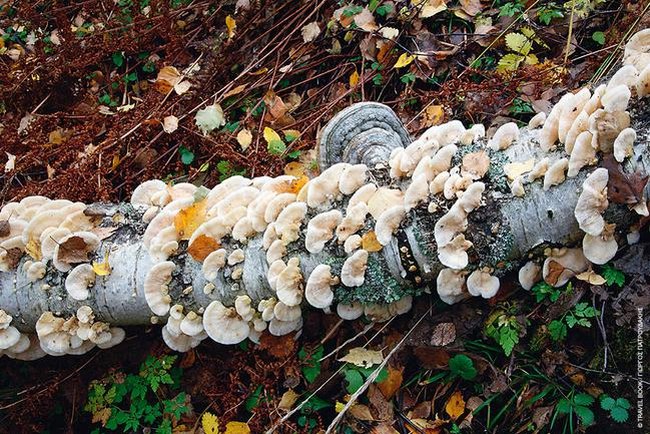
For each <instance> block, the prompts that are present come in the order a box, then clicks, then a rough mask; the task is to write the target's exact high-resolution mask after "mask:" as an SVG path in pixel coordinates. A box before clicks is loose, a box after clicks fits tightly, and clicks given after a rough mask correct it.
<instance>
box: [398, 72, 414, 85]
mask: <svg viewBox="0 0 650 434" xmlns="http://www.w3.org/2000/svg"><path fill="white" fill-rule="evenodd" d="M399 80H400V81H401V82H402V83H404V84H407V85H408V84H411V83H415V74H414V73H412V72H407V73H406V74H404V75H402V76H401V77H400V79H399Z"/></svg>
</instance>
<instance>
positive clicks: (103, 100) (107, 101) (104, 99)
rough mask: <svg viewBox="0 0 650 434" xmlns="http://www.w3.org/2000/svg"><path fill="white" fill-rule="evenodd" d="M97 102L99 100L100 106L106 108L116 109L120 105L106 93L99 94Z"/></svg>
mask: <svg viewBox="0 0 650 434" xmlns="http://www.w3.org/2000/svg"><path fill="white" fill-rule="evenodd" d="M98 100H99V103H100V104H103V105H106V106H109V107H117V106H118V105H119V104H120V103H119V102H118V101H117V100H116V99H114V98H112V97H111V95H109V94H108V93H106V92H104V93H103V94H101V95H100V96H99V98H98Z"/></svg>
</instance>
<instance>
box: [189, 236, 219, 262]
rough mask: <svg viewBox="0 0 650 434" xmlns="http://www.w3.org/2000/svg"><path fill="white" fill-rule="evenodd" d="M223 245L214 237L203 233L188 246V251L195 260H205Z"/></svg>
mask: <svg viewBox="0 0 650 434" xmlns="http://www.w3.org/2000/svg"><path fill="white" fill-rule="evenodd" d="M219 247H221V245H220V244H219V243H218V242H217V240H215V239H214V238H212V237H209V236H207V235H204V234H201V235H199V236H198V237H196V239H195V240H194V241H193V242H192V244H190V246H189V247H188V248H187V253H189V254H190V256H192V258H194V259H195V260H197V261H199V262H203V261H204V260H205V258H207V257H208V255H209V254H210V253H212V252H214V251H215V250H217V249H218V248H219Z"/></svg>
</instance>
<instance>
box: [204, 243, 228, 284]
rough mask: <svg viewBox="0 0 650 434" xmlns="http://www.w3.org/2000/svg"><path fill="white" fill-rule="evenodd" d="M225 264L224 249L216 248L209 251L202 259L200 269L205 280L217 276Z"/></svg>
mask: <svg viewBox="0 0 650 434" xmlns="http://www.w3.org/2000/svg"><path fill="white" fill-rule="evenodd" d="M225 265H226V249H218V250H215V251H214V252H211V253H210V254H209V255H208V256H207V257H206V258H205V259H204V260H203V265H202V266H201V270H202V271H203V276H205V278H206V280H214V279H216V278H217V275H218V273H219V270H220V269H222V268H223V267H224V266H225Z"/></svg>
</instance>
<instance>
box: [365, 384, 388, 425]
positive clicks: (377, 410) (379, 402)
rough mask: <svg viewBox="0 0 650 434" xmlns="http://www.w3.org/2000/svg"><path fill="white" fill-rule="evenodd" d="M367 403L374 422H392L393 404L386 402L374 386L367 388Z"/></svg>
mask: <svg viewBox="0 0 650 434" xmlns="http://www.w3.org/2000/svg"><path fill="white" fill-rule="evenodd" d="M367 395H368V403H369V404H370V409H371V410H372V412H373V414H374V415H375V419H376V420H383V421H385V420H392V419H393V413H394V409H393V403H392V402H390V401H388V400H387V399H386V398H385V397H384V394H383V393H382V392H381V390H379V387H378V386H377V385H376V384H371V385H370V386H368V392H367Z"/></svg>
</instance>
